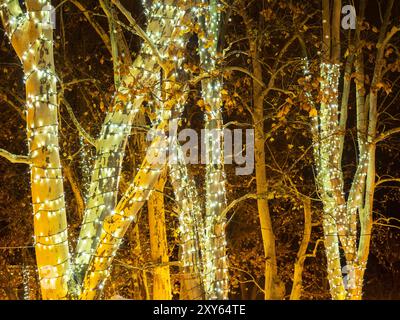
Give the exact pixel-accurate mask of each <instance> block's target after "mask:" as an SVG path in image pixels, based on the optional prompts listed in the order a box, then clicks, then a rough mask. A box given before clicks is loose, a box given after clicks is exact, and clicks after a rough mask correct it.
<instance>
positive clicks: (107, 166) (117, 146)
mask: <svg viewBox="0 0 400 320" xmlns="http://www.w3.org/2000/svg"><path fill="white" fill-rule="evenodd" d="M173 3H174V1H172V0H170V1H165V4H164V3H162V2H155V3H154V4H153V6H152V7H151V8H150V10H149V12H151V15H149V17H148V18H149V22H148V25H147V31H146V34H147V36H148V37H149V39H150V41H151V44H149V43H148V42H145V43H144V44H143V47H142V50H141V53H140V54H139V56H138V57H137V58H136V59H135V61H134V63H133V65H132V66H131V67H130V68H129V73H128V74H125V73H122V76H121V77H120V78H121V79H120V80H119V81H118V83H119V87H117V94H116V97H115V105H114V108H113V112H111V113H110V114H108V115H107V116H106V119H105V121H104V124H103V128H102V130H101V133H100V137H99V139H98V140H97V143H96V149H97V154H96V160H95V164H94V168H93V173H92V181H91V185H90V190H89V200H88V202H87V207H86V210H85V216H84V221H83V223H82V228H81V232H80V236H79V242H78V245H77V252H76V259H75V263H76V265H77V280H78V283H81V282H82V280H83V277H84V276H85V273H86V272H87V268H88V265H89V264H90V262H91V261H92V260H93V259H95V258H94V257H93V253H94V252H95V250H96V248H98V246H99V242H98V240H99V239H100V237H99V234H100V232H101V230H102V226H103V221H104V220H105V219H106V218H107V217H110V216H111V215H112V214H113V211H114V208H115V206H116V201H117V192H118V180H119V174H120V171H121V162H122V159H123V155H124V151H125V147H126V141H127V137H128V135H129V133H130V130H131V125H132V121H133V120H134V116H135V114H136V113H137V112H138V110H139V108H140V106H141V104H142V102H143V99H144V95H145V93H147V92H149V91H150V90H152V88H153V87H154V86H155V84H156V82H157V79H158V74H159V70H160V66H159V65H158V61H157V59H154V52H153V48H152V47H151V45H154V46H156V47H157V48H158V50H159V53H160V55H163V54H164V53H165V52H167V50H168V48H170V46H171V45H175V44H174V43H173V41H170V39H173V37H174V32H176V28H177V26H179V19H181V18H182V14H183V13H182V11H181V12H179V10H180V9H179V8H178V7H177V6H174V5H173ZM167 39H168V41H166V40H167ZM112 44H113V43H112ZM115 47H117V48H118V46H114V49H113V50H114V51H115V50H116V49H115ZM132 87H133V89H131V88H132ZM132 101H133V102H132Z"/></svg>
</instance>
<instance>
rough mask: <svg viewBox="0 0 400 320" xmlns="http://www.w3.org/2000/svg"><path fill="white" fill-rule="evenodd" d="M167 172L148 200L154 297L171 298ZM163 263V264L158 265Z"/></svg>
mask: <svg viewBox="0 0 400 320" xmlns="http://www.w3.org/2000/svg"><path fill="white" fill-rule="evenodd" d="M165 182H166V174H165V172H164V173H163V174H162V175H161V177H160V179H159V180H158V182H157V183H156V184H155V186H154V192H153V193H152V194H151V195H150V198H149V200H148V201H147V209H148V214H149V228H150V249H151V259H152V260H153V263H154V265H155V267H154V269H153V299H154V300H171V298H172V289H171V275H170V271H169V265H168V263H169V252H168V242H167V231H166V224H165V212H164V186H165ZM158 265H161V266H158Z"/></svg>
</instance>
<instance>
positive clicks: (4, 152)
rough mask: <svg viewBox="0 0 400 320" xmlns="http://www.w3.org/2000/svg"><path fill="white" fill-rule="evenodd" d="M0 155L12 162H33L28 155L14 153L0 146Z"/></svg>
mask: <svg viewBox="0 0 400 320" xmlns="http://www.w3.org/2000/svg"><path fill="white" fill-rule="evenodd" d="M0 156H1V157H3V158H6V159H7V160H8V161H10V162H11V163H24V164H31V163H32V162H31V160H30V158H29V157H28V156H22V155H17V154H13V153H10V152H8V151H7V150H4V149H1V148H0Z"/></svg>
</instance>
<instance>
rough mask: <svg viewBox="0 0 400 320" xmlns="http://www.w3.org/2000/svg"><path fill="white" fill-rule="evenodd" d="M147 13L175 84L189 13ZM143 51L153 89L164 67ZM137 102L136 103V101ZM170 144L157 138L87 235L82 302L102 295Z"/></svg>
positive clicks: (172, 8) (169, 7) (173, 9)
mask: <svg viewBox="0 0 400 320" xmlns="http://www.w3.org/2000/svg"><path fill="white" fill-rule="evenodd" d="M146 12H150V13H149V17H151V20H150V21H149V23H148V26H147V30H148V33H147V35H148V37H149V38H150V41H151V43H152V44H153V45H154V46H155V47H157V49H158V51H159V53H160V55H161V57H163V59H165V61H167V62H168V63H167V64H168V65H171V66H172V68H171V69H170V70H167V74H166V81H170V82H171V83H174V82H175V78H176V76H177V73H176V72H177V68H174V67H173V66H174V65H175V62H176V63H179V59H174V57H170V56H168V55H167V53H168V52H167V51H168V50H169V49H173V48H175V47H177V48H182V47H184V45H185V41H183V38H182V28H184V26H183V24H182V19H183V17H184V15H185V10H183V9H181V7H180V6H179V5H176V4H175V1H165V2H154V3H153V4H152V5H151V7H150V9H148V11H146ZM142 51H143V54H144V56H145V57H146V56H149V59H150V60H146V59H145V58H142V61H148V63H150V64H151V68H150V69H148V67H149V65H147V64H140V65H139V66H136V68H137V69H136V71H138V70H140V71H141V73H145V74H151V75H152V77H151V78H149V79H148V80H150V81H152V82H150V83H149V82H148V81H147V82H146V85H147V86H149V87H150V88H152V87H154V86H155V84H156V80H157V79H158V77H156V76H155V75H156V74H157V70H160V66H157V59H155V58H154V49H153V48H151V47H150V46H149V45H148V43H144V45H143V48H142ZM146 54H147V55H146ZM150 56H151V58H150ZM135 65H136V62H135ZM139 67H140V68H139ZM178 69H179V68H178ZM145 70H150V72H146V71H145ZM134 71H135V70H134ZM136 71H135V72H136ZM164 72H166V70H164ZM130 76H131V75H130ZM153 76H154V77H153ZM172 91H173V92H171V93H169V94H168V95H167V97H169V99H171V101H176V105H174V106H172V105H171V104H169V105H170V108H171V107H174V110H180V106H179V104H182V101H181V97H182V94H181V95H180V96H179V97H178V96H174V95H175V94H177V95H179V94H178V93H177V92H176V91H174V90H172ZM172 98H173V99H174V100H172ZM134 103H135V104H136V100H135V102H134ZM171 112H172V111H171V109H169V110H168V112H166V113H165V115H166V118H165V119H162V120H161V121H160V124H159V125H158V126H157V128H156V131H160V132H165V131H166V130H167V129H168V120H169V117H170V116H171ZM168 145H169V141H168V138H167V136H166V135H165V134H164V135H161V136H156V137H155V139H154V140H153V142H152V144H151V145H150V147H149V150H148V152H147V155H146V158H145V159H144V161H143V163H142V166H141V168H140V170H139V172H138V173H137V175H136V177H135V179H134V181H133V183H132V184H131V186H130V187H129V188H128V190H127V191H126V193H125V194H124V196H123V197H122V199H121V200H120V202H119V203H118V205H117V206H116V207H115V210H110V209H109V208H108V210H107V211H106V214H105V215H104V218H102V219H99V220H98V221H99V222H98V223H97V229H96V234H95V235H93V234H89V235H87V236H86V238H85V240H87V239H92V241H91V248H90V251H87V249H86V250H83V251H82V253H83V255H85V256H86V257H87V260H86V261H87V262H88V267H87V270H86V273H85V277H84V280H83V288H82V293H81V295H80V297H81V298H82V299H93V298H96V297H98V296H99V294H100V293H101V291H102V289H103V287H104V282H105V280H106V278H107V276H108V275H109V268H110V266H111V262H112V260H113V257H114V255H115V253H116V251H117V249H118V246H119V244H120V243H121V241H122V238H123V235H124V234H125V232H126V230H127V228H128V227H129V225H130V223H131V222H132V221H135V222H136V221H137V218H136V216H137V214H138V212H139V210H140V209H141V207H142V206H143V204H144V202H145V201H147V200H148V197H149V195H150V193H151V191H152V190H153V188H154V184H155V183H156V182H157V180H158V178H159V176H160V174H161V172H162V170H163V169H164V168H165V165H166V162H165V161H164V162H161V163H160V162H159V161H158V160H156V158H157V157H158V155H162V154H164V153H165V152H166V151H167V149H168ZM93 229H94V228H93ZM89 241H90V240H89Z"/></svg>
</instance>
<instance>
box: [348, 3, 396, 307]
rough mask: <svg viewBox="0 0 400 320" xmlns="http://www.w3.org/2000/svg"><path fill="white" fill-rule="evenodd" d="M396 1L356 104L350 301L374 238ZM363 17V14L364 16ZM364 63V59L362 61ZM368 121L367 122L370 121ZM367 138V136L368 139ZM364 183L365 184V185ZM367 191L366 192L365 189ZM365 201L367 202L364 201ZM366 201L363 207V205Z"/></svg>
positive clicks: (358, 289)
mask: <svg viewBox="0 0 400 320" xmlns="http://www.w3.org/2000/svg"><path fill="white" fill-rule="evenodd" d="M393 5H394V0H390V1H389V2H388V3H387V6H386V11H385V15H384V18H383V21H382V26H381V30H380V33H379V39H378V43H377V45H376V48H377V53H376V58H375V67H374V71H373V77H372V82H371V88H370V90H369V94H368V95H367V97H366V98H365V96H363V95H362V94H359V95H358V96H359V97H360V99H357V100H360V102H359V101H357V102H358V104H357V111H358V113H357V116H358V117H359V119H358V129H359V130H360V132H359V145H360V153H361V152H363V153H361V155H360V157H361V159H360V167H361V168H360V171H361V172H362V177H361V178H360V179H363V184H362V186H363V190H360V191H359V192H358V194H357V198H358V199H360V200H359V201H358V202H357V205H358V210H359V219H360V236H359V243H358V251H357V255H356V261H355V264H354V275H355V279H354V283H355V287H354V288H353V289H352V290H350V292H349V297H350V298H351V299H361V298H362V289H363V280H364V273H365V268H366V266H367V261H368V255H369V250H370V243H371V235H372V222H373V203H374V192H375V176H376V164H375V160H376V143H377V141H376V139H377V129H376V126H377V122H378V92H379V90H380V89H379V87H378V84H379V83H381V82H382V79H383V68H384V65H385V63H386V62H385V57H384V55H385V49H386V47H387V45H388V44H389V42H390V40H391V38H392V37H393V36H394V35H395V34H396V33H398V32H399V31H400V29H399V28H397V27H393V28H392V29H391V30H390V31H388V27H389V22H390V18H391V15H392V8H393ZM362 6H363V7H362V10H363V9H364V8H365V3H364V2H362ZM362 13H363V12H362ZM360 59H362V57H360ZM358 66H359V71H360V72H361V81H360V83H359V86H358V87H359V88H358V89H359V90H360V91H362V92H364V82H363V80H364V69H363V62H362V61H360V63H359V64H358ZM367 114H368V116H367ZM367 119H368V120H367ZM365 134H366V136H365ZM364 179H365V182H364ZM364 188H365V189H364ZM363 197H364V198H363ZM363 200H364V203H363V206H362V201H363Z"/></svg>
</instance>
